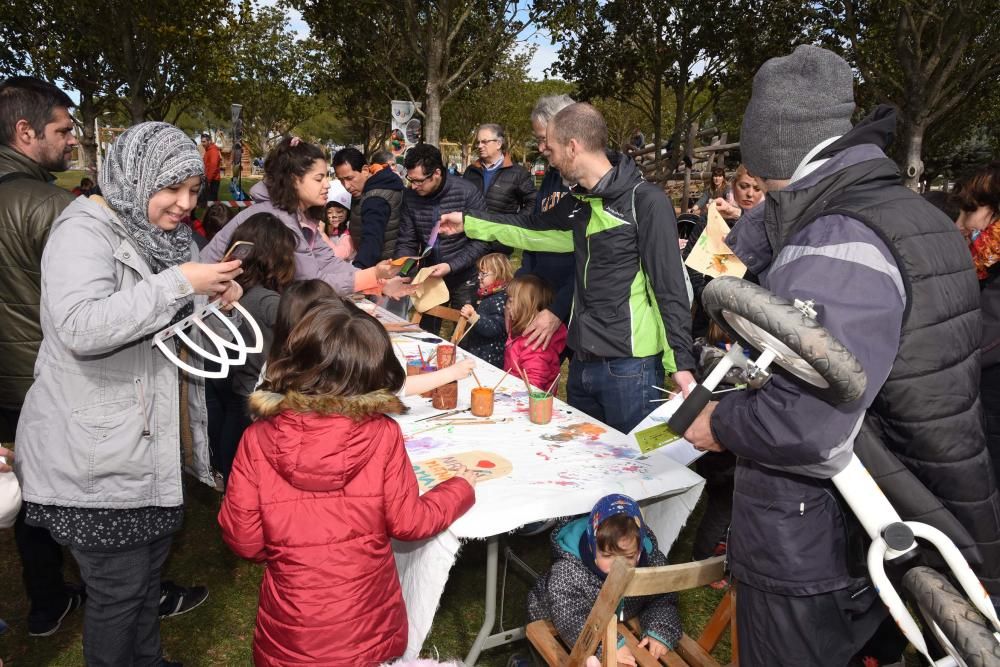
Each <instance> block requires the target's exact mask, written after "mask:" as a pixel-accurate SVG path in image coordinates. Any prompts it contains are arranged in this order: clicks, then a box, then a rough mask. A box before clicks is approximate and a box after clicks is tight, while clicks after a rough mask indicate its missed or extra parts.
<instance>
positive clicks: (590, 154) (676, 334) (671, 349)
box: [441, 103, 694, 432]
mask: <svg viewBox="0 0 1000 667" xmlns="http://www.w3.org/2000/svg"><path fill="white" fill-rule="evenodd" d="M547 135H548V142H547V150H546V153H547V157H548V158H549V162H550V164H552V165H553V166H554V167H556V168H557V169H559V171H560V173H561V174H562V175H563V178H564V179H565V180H567V181H569V182H575V183H577V185H575V186H574V187H573V188H572V189H571V193H572V195H573V196H572V197H563V198H562V200H561V201H560V202H559V204H558V205H557V206H555V207H554V208H553V209H551V210H549V211H547V212H545V213H542V214H517V215H497V214H490V213H487V212H485V211H467V212H465V213H464V215H463V214H462V213H450V214H447V215H445V216H442V223H441V232H442V233H458V232H461V231H464V232H465V235H466V236H468V237H469V238H473V239H478V240H481V241H498V242H500V243H502V244H504V245H508V246H512V247H515V248H522V249H525V250H535V251H542V252H571V251H572V252H575V254H576V276H575V282H576V290H575V294H574V297H573V308H572V313H571V315H570V324H569V338H568V340H567V343H568V345H569V347H570V348H571V349H572V350H573V352H574V355H573V359H572V361H571V362H570V371H569V381H568V384H567V397H568V400H569V403H570V405H572V406H574V407H576V408H577V409H579V410H582V411H583V412H586V413H587V414H589V415H591V416H592V417H594V418H596V419H600V420H601V421H603V422H604V423H606V424H608V425H610V426H613V427H614V428H616V429H618V430H620V431H623V432H628V431H630V430H631V429H632V428H634V427H635V425H636V424H638V423H639V422H640V421H641V420H642V419H643V417H645V416H646V415H647V414H648V413H649V412H650V411H651V410H652V409H653V408H654V407H655V406H656V403H651V401H652V400H653V399H654V398H662V394H660V393H658V392H657V390H656V389H654V388H653V385H657V386H662V382H663V378H664V375H665V374H666V373H670V374H672V375H673V379H674V382H675V383H676V384H677V385H678V386H679V387H680V388H681V389H682V390H683V391H684V392H685V393H686V392H687V391H688V387H689V386H690V385H691V384H692V383H693V382H694V377H693V376H692V374H691V370H692V369H693V368H694V356H693V354H692V351H691V310H690V298H689V294H690V293H689V289H690V288H689V285H688V280H687V272H686V271H685V269H684V265H683V261H682V259H681V255H680V249H679V246H678V242H677V221H676V219H675V218H674V209H673V206H672V205H671V203H670V200H669V199H668V198H667V196H666V195H665V194H664V193H663V191H662V190H661V189H660V188H659V187H657V186H655V185H653V184H651V183H647V182H646V181H644V180H643V179H642V175H641V173H640V172H639V169H638V168H637V167H636V165H635V163H634V162H632V160H631V159H629V158H627V157H625V156H623V155H621V154H617V153H608V152H607V140H608V130H607V125H606V124H605V122H604V118H603V117H602V116H601V114H600V112H598V111H597V110H596V109H594V108H593V107H592V106H590V105H589V104H584V103H577V104H572V105H570V106H568V107H566V108H565V109H563V110H562V111H560V112H559V113H558V114H557V115H556V116H555V117H554V118H553V119H552V121H551V122H550V124H549V127H548V131H547Z"/></svg>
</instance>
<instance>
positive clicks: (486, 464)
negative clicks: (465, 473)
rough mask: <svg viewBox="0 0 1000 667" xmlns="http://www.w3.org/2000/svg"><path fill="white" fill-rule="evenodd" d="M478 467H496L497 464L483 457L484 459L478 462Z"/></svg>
mask: <svg viewBox="0 0 1000 667" xmlns="http://www.w3.org/2000/svg"><path fill="white" fill-rule="evenodd" d="M476 467H477V468H496V467H497V466H496V464H495V463H493V461H487V460H486V459H483V460H482V461H480V462H479V463H477V464H476Z"/></svg>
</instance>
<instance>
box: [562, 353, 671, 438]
mask: <svg viewBox="0 0 1000 667" xmlns="http://www.w3.org/2000/svg"><path fill="white" fill-rule="evenodd" d="M663 376H664V371H663V358H662V357H661V356H660V355H655V356H651V357H622V358H620V359H597V360H594V361H581V360H580V359H579V355H576V356H574V357H573V359H572V360H571V361H570V362H569V380H568V381H567V383H566V398H567V401H568V402H569V404H570V405H572V406H573V407H574V408H576V409H577V410H580V411H581V412H585V413H587V414H588V415H590V416H591V417H593V418H594V419H598V420H600V421H602V422H604V423H605V424H607V425H608V426H610V427H612V428H615V429H618V430H619V431H621V432H622V433H628V432H629V431H631V430H632V429H633V428H635V426H636V424H638V423H639V422H641V421H642V420H643V418H645V417H646V415H648V414H649V413H650V412H652V411H653V410H654V409H655V408H656V407H657V406H658V405H659V403H651V402H650V401H652V400H653V399H654V398H666V396H665V395H664V394H663V392H660V391H657V390H656V389H653V386H652V385H654V384H655V385H656V386H658V387H662V386H663Z"/></svg>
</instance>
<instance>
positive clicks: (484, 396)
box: [472, 387, 493, 417]
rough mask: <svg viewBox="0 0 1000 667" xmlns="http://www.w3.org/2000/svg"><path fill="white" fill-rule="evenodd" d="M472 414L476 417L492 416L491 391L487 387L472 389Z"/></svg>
mask: <svg viewBox="0 0 1000 667" xmlns="http://www.w3.org/2000/svg"><path fill="white" fill-rule="evenodd" d="M472 414H474V415H475V416H477V417H491V416H492V415H493V390H492V389H490V388H489V387H473V388H472Z"/></svg>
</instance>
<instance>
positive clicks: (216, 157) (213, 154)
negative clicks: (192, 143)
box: [204, 149, 222, 181]
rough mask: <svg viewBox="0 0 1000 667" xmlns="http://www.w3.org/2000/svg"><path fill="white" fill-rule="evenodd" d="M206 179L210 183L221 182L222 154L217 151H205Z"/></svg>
mask: <svg viewBox="0 0 1000 667" xmlns="http://www.w3.org/2000/svg"><path fill="white" fill-rule="evenodd" d="M204 161H205V178H206V179H208V180H210V181H217V180H219V176H220V173H219V167H220V164H221V162H222V153H220V152H219V151H218V150H217V149H216V150H210V149H205V157H204Z"/></svg>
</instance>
